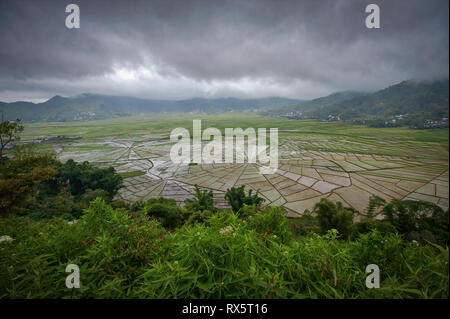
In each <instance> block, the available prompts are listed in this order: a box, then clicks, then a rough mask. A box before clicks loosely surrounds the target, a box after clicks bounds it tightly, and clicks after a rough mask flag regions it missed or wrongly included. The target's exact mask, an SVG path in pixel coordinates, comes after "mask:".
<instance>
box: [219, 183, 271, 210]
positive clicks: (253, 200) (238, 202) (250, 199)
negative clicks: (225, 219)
mask: <svg viewBox="0 0 450 319" xmlns="http://www.w3.org/2000/svg"><path fill="white" fill-rule="evenodd" d="M244 188H245V185H241V186H239V187H231V188H229V189H227V191H226V193H225V199H226V200H227V201H228V204H229V205H230V206H231V209H233V211H234V212H235V213H237V212H239V210H240V209H241V208H242V206H244V204H245V205H248V206H251V205H256V206H259V205H260V204H261V203H262V202H263V201H264V199H263V198H261V197H259V196H258V194H259V192H258V191H256V193H255V194H252V192H253V190H252V189H250V190H249V191H248V195H247V194H245V190H244Z"/></svg>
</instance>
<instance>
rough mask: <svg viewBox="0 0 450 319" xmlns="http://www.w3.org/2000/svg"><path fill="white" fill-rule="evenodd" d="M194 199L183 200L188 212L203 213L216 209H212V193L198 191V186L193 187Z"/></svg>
mask: <svg viewBox="0 0 450 319" xmlns="http://www.w3.org/2000/svg"><path fill="white" fill-rule="evenodd" d="M194 196H195V198H194V199H191V198H188V199H186V200H185V204H186V206H185V207H186V209H188V210H189V211H194V212H195V211H204V210H208V211H211V212H214V211H216V210H217V209H216V208H215V207H214V197H213V192H212V191H211V190H210V191H208V190H203V191H202V190H200V188H199V187H198V185H195V193H194Z"/></svg>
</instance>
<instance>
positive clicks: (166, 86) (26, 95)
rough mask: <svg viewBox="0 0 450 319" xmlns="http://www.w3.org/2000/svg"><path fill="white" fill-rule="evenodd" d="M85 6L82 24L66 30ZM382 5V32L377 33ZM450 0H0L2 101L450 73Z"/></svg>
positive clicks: (388, 81)
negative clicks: (374, 20) (71, 10)
mask: <svg viewBox="0 0 450 319" xmlns="http://www.w3.org/2000/svg"><path fill="white" fill-rule="evenodd" d="M69 3H76V4H78V5H79V7H80V11H81V28H80V29H67V28H66V26H65V19H66V16H67V15H68V14H67V13H65V7H66V5H68V4H69ZM369 3H376V4H378V5H379V7H380V10H381V28H380V29H367V28H366V26H365V22H364V21H365V19H366V16H367V15H368V14H367V13H365V7H366V5H367V4H369ZM448 6H449V2H448V0H427V1H425V0H388V1H380V0H367V1H361V0H329V1H326V0H306V1H300V0H298V1H282V0H281V1H263V0H257V1H256V0H255V1H253V0H237V1H225V0H221V1H215V0H205V1H190V0H183V1H169V0H163V1H153V0H148V1H125V0H124V1H100V0H95V1H94V0H90V1H80V0H72V1H62V0H57V1H56V0H55V1H42V0H30V1H20V0H14V1H5V0H1V1H0V42H1V43H0V101H16V100H29V101H42V100H45V99H48V98H50V97H51V96H53V95H57V94H58V95H63V96H72V95H78V94H80V93H85V92H89V93H102V94H110V95H130V96H137V97H145V98H158V99H161V98H162V99H181V98H190V97H224V96H235V97H243V98H245V97H264V96H283V97H291V98H308V99H309V98H315V97H319V96H322V95H326V94H329V93H332V92H336V91H341V90H364V91H374V90H377V89H381V88H384V87H386V86H389V85H392V84H394V83H397V82H400V81H402V80H406V79H412V78H415V79H430V78H441V77H448V68H449V51H448V46H449V33H448V28H449V7H448Z"/></svg>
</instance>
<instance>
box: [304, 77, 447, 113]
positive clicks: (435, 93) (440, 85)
mask: <svg viewBox="0 0 450 319" xmlns="http://www.w3.org/2000/svg"><path fill="white" fill-rule="evenodd" d="M448 111H449V80H448V79H445V80H436V81H430V82H418V81H412V80H410V81H403V82H400V83H398V84H395V85H392V86H389V87H387V88H385V89H383V90H380V91H377V92H375V93H371V94H366V95H361V96H358V97H355V98H352V99H349V100H345V101H342V102H339V103H335V104H332V105H328V106H326V107H323V108H320V109H317V110H315V111H314V112H313V113H312V114H311V116H312V117H313V118H316V119H325V118H327V117H328V116H329V115H336V116H339V117H340V118H341V119H343V120H355V119H360V120H361V119H365V120H370V119H389V118H391V117H393V116H395V115H402V114H403V115H404V114H408V115H409V116H410V117H411V116H421V117H424V118H430V119H437V118H442V117H448Z"/></svg>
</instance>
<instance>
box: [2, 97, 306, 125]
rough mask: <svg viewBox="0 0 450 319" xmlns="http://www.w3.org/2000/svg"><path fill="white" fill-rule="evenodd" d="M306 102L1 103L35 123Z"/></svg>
mask: <svg viewBox="0 0 450 319" xmlns="http://www.w3.org/2000/svg"><path fill="white" fill-rule="evenodd" d="M301 101H302V100H295V99H287V98H282V97H267V98H256V99H238V98H216V99H205V98H193V99H186V100H153V99H141V98H135V97H127V96H109V95H100V94H86V93H85V94H81V95H79V96H75V97H62V96H54V97H52V98H51V99H49V100H47V101H45V102H42V103H31V102H21V101H19V102H11V103H5V102H0V112H2V113H3V116H4V118H5V119H9V120H13V119H16V118H20V119H22V120H23V121H24V122H35V121H63V122H65V121H80V120H98V119H106V118H112V117H120V116H130V115H136V114H141V113H162V112H166V113H173V112H203V113H213V114H214V113H223V112H240V111H253V110H258V111H260V110H263V109H267V108H273V107H277V106H284V105H291V104H298V103H299V102H301Z"/></svg>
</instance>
